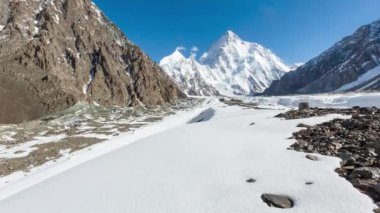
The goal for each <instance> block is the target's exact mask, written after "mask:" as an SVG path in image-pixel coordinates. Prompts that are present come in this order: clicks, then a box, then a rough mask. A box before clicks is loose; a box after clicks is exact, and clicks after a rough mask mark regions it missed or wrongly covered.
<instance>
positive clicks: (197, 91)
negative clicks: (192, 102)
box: [160, 31, 291, 95]
mask: <svg viewBox="0 0 380 213" xmlns="http://www.w3.org/2000/svg"><path fill="white" fill-rule="evenodd" d="M160 66H161V67H162V68H163V69H164V70H165V71H166V72H167V73H168V74H169V76H171V77H172V78H173V79H174V81H175V82H177V84H178V85H179V86H180V88H182V89H183V90H184V91H185V92H186V93H188V94H189V95H213V94H222V95H253V94H256V93H261V92H263V91H264V90H265V89H266V88H268V87H269V86H270V85H271V83H272V82H273V81H275V80H279V79H280V78H281V77H282V76H283V75H284V74H285V73H287V72H289V71H290V70H291V68H289V67H288V66H287V65H285V64H284V63H283V62H282V61H281V59H279V58H278V57H277V56H276V55H275V54H274V53H272V52H271V51H270V50H268V49H266V48H264V47H263V46H261V45H259V44H257V43H251V42H246V41H243V40H242V39H240V38H239V36H237V35H236V34H235V33H233V32H232V31H228V32H226V33H225V34H224V35H223V36H222V37H221V38H220V39H219V40H218V41H217V42H216V43H215V44H213V45H212V46H211V48H210V49H209V50H208V51H207V52H206V53H204V54H203V55H202V57H200V59H199V60H197V58H196V56H195V55H194V54H192V55H191V56H190V57H189V58H185V57H184V56H183V54H182V53H181V52H180V51H179V49H176V50H175V51H174V53H173V54H171V55H169V56H167V57H165V58H163V59H162V60H161V62H160Z"/></svg>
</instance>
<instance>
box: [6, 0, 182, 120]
mask: <svg viewBox="0 0 380 213" xmlns="http://www.w3.org/2000/svg"><path fill="white" fill-rule="evenodd" d="M0 10H1V13H0V99H1V100H2V102H1V104H0V123H12V122H21V121H23V120H29V119H34V118H37V117H40V116H42V115H45V114H47V113H51V112H54V111H57V110H61V109H64V108H67V107H69V106H71V105H73V104H74V103H76V102H79V101H83V102H88V103H97V104H101V105H122V106H133V105H136V104H140V103H142V104H146V105H157V104H163V103H169V102H173V101H174V100H176V99H177V98H178V97H183V96H184V95H183V93H182V92H181V91H180V90H179V89H178V87H177V86H176V85H175V84H174V83H173V82H172V81H171V79H170V78H169V77H168V76H167V75H166V74H165V73H164V72H163V71H162V70H161V68H160V67H159V66H158V65H157V64H156V63H154V62H153V61H151V60H150V58H149V57H148V56H147V55H146V54H145V53H144V52H142V50H141V49H139V48H138V47H137V46H136V45H134V44H133V43H132V42H130V41H129V40H128V39H127V38H126V37H125V36H124V34H123V33H122V32H121V31H120V30H119V29H118V28H117V27H116V26H115V25H114V24H113V23H112V22H111V21H110V20H109V19H108V18H107V17H105V15H104V14H103V13H102V12H101V11H100V10H99V9H98V8H97V7H96V5H95V4H94V3H92V2H91V0H28V1H21V0H2V1H1V2H0Z"/></svg>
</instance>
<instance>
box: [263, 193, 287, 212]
mask: <svg viewBox="0 0 380 213" xmlns="http://www.w3.org/2000/svg"><path fill="white" fill-rule="evenodd" d="M261 199H262V200H263V201H264V202H265V203H266V204H268V206H269V207H276V208H281V209H290V208H292V207H293V206H294V201H293V200H292V199H291V198H289V197H288V196H284V195H275V194H263V195H261Z"/></svg>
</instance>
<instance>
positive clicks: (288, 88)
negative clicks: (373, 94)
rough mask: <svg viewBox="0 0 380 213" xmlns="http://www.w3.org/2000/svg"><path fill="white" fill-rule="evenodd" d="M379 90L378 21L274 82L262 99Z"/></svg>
mask: <svg viewBox="0 0 380 213" xmlns="http://www.w3.org/2000/svg"><path fill="white" fill-rule="evenodd" d="M368 90H380V20H377V21H375V22H373V23H371V24H369V25H365V26H362V27H360V28H359V29H358V30H357V31H356V32H355V33H354V34H352V35H351V36H348V37H345V38H344V39H343V40H341V41H340V42H338V43H336V44H335V45H333V46H332V47H331V48H330V49H328V50H327V51H325V52H323V53H322V54H321V55H319V56H318V57H316V58H314V59H312V60H310V61H309V62H307V63H306V64H304V65H303V66H301V67H299V68H298V69H296V70H295V71H294V72H289V73H287V74H285V75H284V76H283V77H282V78H281V80H279V81H275V82H274V83H273V85H272V86H271V87H270V88H268V89H267V90H266V91H265V92H264V94H265V95H286V94H312V93H329V92H350V91H351V92H352V91H368Z"/></svg>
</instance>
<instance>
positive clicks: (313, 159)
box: [306, 155, 319, 161]
mask: <svg viewBox="0 0 380 213" xmlns="http://www.w3.org/2000/svg"><path fill="white" fill-rule="evenodd" d="M306 158H307V159H309V160H312V161H317V160H319V158H318V157H317V156H314V155H306Z"/></svg>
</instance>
